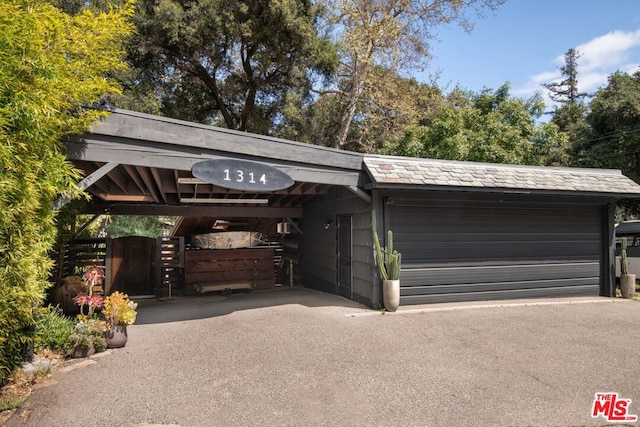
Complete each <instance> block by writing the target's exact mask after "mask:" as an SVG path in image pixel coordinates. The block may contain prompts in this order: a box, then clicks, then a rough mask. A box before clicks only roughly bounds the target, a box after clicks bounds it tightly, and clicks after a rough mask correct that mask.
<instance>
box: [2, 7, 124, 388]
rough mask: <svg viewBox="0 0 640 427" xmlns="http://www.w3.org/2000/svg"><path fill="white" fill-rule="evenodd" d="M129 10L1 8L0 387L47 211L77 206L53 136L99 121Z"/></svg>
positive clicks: (47, 232)
mask: <svg viewBox="0 0 640 427" xmlns="http://www.w3.org/2000/svg"><path fill="white" fill-rule="evenodd" d="M130 13H131V7H128V8H125V9H122V10H117V9H113V10H110V11H109V12H106V13H101V14H93V13H91V12H88V11H85V12H82V13H79V14H78V15H76V16H74V17H71V16H68V15H66V14H64V13H62V12H61V11H60V10H58V9H56V8H55V7H53V6H52V5H51V4H50V3H48V2H46V1H41V0H36V1H27V0H6V1H3V2H0V16H1V17H2V19H0V166H1V167H0V265H1V266H2V269H0V384H2V383H4V382H5V381H6V379H7V376H8V375H9V373H10V372H11V370H12V369H13V367H14V366H16V365H17V364H19V363H20V361H21V358H22V354H23V352H24V350H25V348H26V346H28V344H29V342H30V341H31V339H32V336H33V331H34V328H35V324H34V310H35V308H36V307H37V306H38V305H39V304H40V303H41V301H42V300H43V299H44V291H45V289H46V288H47V287H48V285H49V284H48V282H47V277H48V274H49V270H50V268H51V265H52V262H51V260H50V258H49V256H48V251H49V250H50V249H51V247H52V245H53V243H54V240H55V222H54V213H53V210H52V206H53V202H54V200H55V199H56V198H57V197H59V196H60V195H66V196H71V197H77V196H79V195H80V194H81V192H80V190H79V189H78V188H77V186H76V184H75V183H76V181H77V180H78V179H79V177H80V173H79V171H77V170H74V169H73V168H72V167H71V165H70V164H69V163H68V162H67V161H66V159H65V156H64V155H63V154H62V153H61V151H60V143H61V142H60V141H61V139H62V136H63V135H65V134H70V133H80V132H83V131H86V130H88V129H89V126H90V125H91V124H92V123H93V122H95V120H96V119H97V118H98V117H100V116H102V115H104V113H103V112H100V111H97V110H92V109H81V108H80V107H81V106H82V105H90V104H92V103H93V102H95V101H96V100H98V98H99V97H100V95H102V94H105V93H109V92H114V91H117V88H116V87H115V86H114V85H113V83H112V82H111V81H110V80H109V79H108V78H106V77H107V76H108V74H109V73H110V72H112V71H113V70H117V69H119V68H122V67H123V66H124V64H123V63H122V62H121V61H120V57H121V54H122V42H123V40H124V39H123V38H124V36H125V35H126V34H127V33H128V32H129V31H130V26H129V25H128V24H127V23H126V19H127V16H129V15H130Z"/></svg>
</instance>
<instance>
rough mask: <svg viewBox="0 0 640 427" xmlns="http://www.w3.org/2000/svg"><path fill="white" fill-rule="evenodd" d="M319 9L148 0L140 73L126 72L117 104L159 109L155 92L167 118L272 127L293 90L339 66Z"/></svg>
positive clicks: (258, 1)
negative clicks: (123, 93) (123, 92)
mask: <svg viewBox="0 0 640 427" xmlns="http://www.w3.org/2000/svg"><path fill="white" fill-rule="evenodd" d="M317 15H318V7H317V6H316V5H315V4H314V3H313V2H309V1H306V0H279V1H271V0H252V1H243V2H235V1H231V2H230V1H225V0H203V1H198V2H183V1H176V0H159V1H157V0H141V1H140V2H139V3H138V8H137V13H136V16H135V23H136V27H137V35H136V37H135V40H134V41H133V43H132V44H131V48H130V52H129V60H130V62H131V63H132V64H133V69H132V70H133V71H135V72H136V74H135V75H129V76H123V77H126V79H125V80H123V82H124V86H125V89H126V95H127V96H126V97H125V98H115V99H114V102H115V103H116V105H118V106H121V105H127V104H129V105H132V104H133V105H135V104H138V105H141V106H143V107H144V108H156V107H157V105H154V104H153V103H150V102H149V100H152V99H154V98H155V99H158V100H160V108H159V110H160V111H161V113H162V114H163V115H166V116H170V117H175V118H180V119H184V120H191V121H195V122H204V123H211V124H216V125H221V126H225V127H228V128H232V129H240V130H247V131H253V132H258V133H269V132H270V131H271V128H272V126H273V123H274V122H276V121H277V120H278V119H279V118H280V115H281V113H282V108H283V106H284V104H285V103H286V97H287V94H288V93H289V91H292V90H298V89H299V88H308V87H309V85H310V83H309V77H310V74H312V73H315V74H316V75H324V74H326V73H328V72H331V71H332V70H333V69H334V68H335V66H336V63H337V59H336V57H335V54H334V53H335V49H333V47H332V45H331V44H330V43H329V42H328V40H327V38H323V37H320V36H319V35H318V32H317V28H316V26H315V22H316V19H317ZM332 52H333V53H332ZM129 95H132V96H129ZM123 103H124V104H123Z"/></svg>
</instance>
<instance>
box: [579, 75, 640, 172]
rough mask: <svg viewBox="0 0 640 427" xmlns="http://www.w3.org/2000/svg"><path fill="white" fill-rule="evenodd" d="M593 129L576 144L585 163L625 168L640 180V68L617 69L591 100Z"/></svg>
mask: <svg viewBox="0 0 640 427" xmlns="http://www.w3.org/2000/svg"><path fill="white" fill-rule="evenodd" d="M590 110H591V111H590V112H589V114H587V117H586V121H587V124H588V126H589V132H588V133H587V134H586V135H585V138H584V139H583V140H581V141H578V142H577V143H576V144H575V147H574V157H575V159H576V163H577V164H578V165H581V166H591V167H604V168H615V169H621V170H622V171H623V172H624V174H625V175H627V176H629V177H630V178H632V179H633V180H635V181H636V182H640V71H638V72H636V73H634V74H632V75H629V74H627V73H623V72H616V73H614V74H612V75H611V76H609V79H608V84H607V86H606V87H604V88H602V89H600V90H598V91H597V92H596V94H595V96H594V98H593V99H592V100H591V103H590Z"/></svg>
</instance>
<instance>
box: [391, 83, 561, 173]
mask: <svg viewBox="0 0 640 427" xmlns="http://www.w3.org/2000/svg"><path fill="white" fill-rule="evenodd" d="M543 109H544V105H543V103H542V101H541V99H540V98H539V97H534V98H532V99H529V100H523V99H520V98H513V97H511V96H510V95H509V85H508V84H504V85H503V86H501V87H500V88H498V89H497V90H495V91H490V90H488V89H487V90H484V91H483V92H481V93H479V94H475V93H472V92H466V91H462V90H460V89H457V90H454V91H453V92H452V93H451V94H449V95H448V97H447V102H446V104H445V105H443V106H442V107H440V108H439V110H438V111H437V112H436V113H435V115H434V118H433V119H432V120H431V121H429V122H428V123H426V124H425V125H422V126H412V127H409V128H407V129H406V130H405V133H404V135H403V136H402V137H401V138H400V139H398V140H396V141H394V142H391V143H388V144H386V145H385V146H384V147H383V149H382V150H381V151H382V152H383V153H386V154H393V155H400V156H408V157H425V158H434V159H446V160H465V161H476V162H491V163H509V164H531V165H538V164H545V163H546V158H547V157H548V156H550V155H551V154H552V153H553V151H554V149H555V148H556V147H558V146H561V145H562V144H563V139H562V136H561V135H559V134H558V132H557V127H556V126H555V125H553V124H549V123H546V124H538V123H537V122H536V119H537V118H539V117H540V115H541V114H542V112H543Z"/></svg>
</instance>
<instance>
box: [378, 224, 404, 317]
mask: <svg viewBox="0 0 640 427" xmlns="http://www.w3.org/2000/svg"><path fill="white" fill-rule="evenodd" d="M372 227H373V245H374V248H375V251H376V263H377V264H378V268H379V270H380V277H381V278H382V300H383V303H384V308H385V310H387V311H396V310H397V309H398V307H399V306H400V263H401V258H402V257H401V255H400V253H399V252H398V251H397V250H394V249H393V232H392V231H391V230H389V231H388V232H387V242H386V243H387V246H386V247H385V248H384V249H383V248H382V246H381V245H380V240H379V239H378V232H377V230H376V222H375V212H373V221H372Z"/></svg>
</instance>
